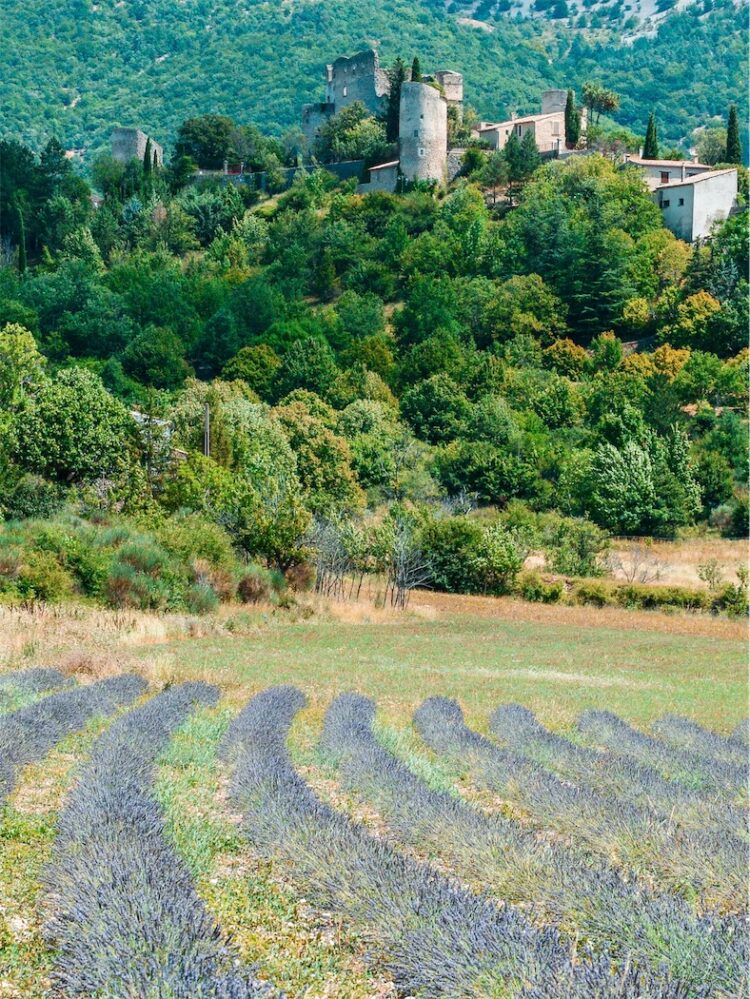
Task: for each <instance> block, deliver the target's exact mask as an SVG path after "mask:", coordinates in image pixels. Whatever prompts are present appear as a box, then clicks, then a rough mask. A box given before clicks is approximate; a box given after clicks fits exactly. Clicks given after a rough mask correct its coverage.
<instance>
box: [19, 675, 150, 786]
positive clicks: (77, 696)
mask: <svg viewBox="0 0 750 999" xmlns="http://www.w3.org/2000/svg"><path fill="white" fill-rule="evenodd" d="M145 690H146V683H145V681H144V680H143V679H142V678H141V677H139V676H135V675H134V674H126V675H122V676H115V677H110V678H109V679H107V680H100V681H99V682H98V683H93V684H91V685H90V686H86V687H76V688H75V689H73V690H65V691H62V692H61V693H59V694H50V696H49V697H45V698H42V700H40V701H37V702H36V703H34V704H30V705H29V706H28V707H25V708H20V709H19V710H18V711H14V712H12V713H11V714H8V715H4V716H2V717H0V804H2V802H3V801H4V800H5V798H6V797H7V796H8V795H9V794H10V792H11V791H12V790H13V787H14V785H15V781H16V777H17V775H18V771H19V770H20V768H21V767H24V766H26V765H28V764H29V763H34V762H36V761H37V760H41V759H42V757H43V756H45V755H46V754H47V753H48V752H49V751H50V749H52V747H53V746H54V745H55V744H56V743H57V742H59V741H60V740H61V739H63V738H65V736H67V735H71V734H72V733H73V732H77V731H78V730H79V729H80V728H83V726H84V725H85V724H86V722H87V721H88V720H89V719H90V718H93V717H94V716H95V715H109V714H112V712H114V711H115V710H116V709H117V708H118V707H121V706H122V705H124V704H129V703H130V702H131V701H133V700H135V698H136V697H138V695H139V694H142V693H143V692H144V691H145Z"/></svg>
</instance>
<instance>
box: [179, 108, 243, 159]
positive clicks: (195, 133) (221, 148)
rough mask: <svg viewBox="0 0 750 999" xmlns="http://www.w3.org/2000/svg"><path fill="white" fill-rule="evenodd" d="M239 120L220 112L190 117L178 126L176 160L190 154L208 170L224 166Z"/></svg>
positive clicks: (191, 157)
mask: <svg viewBox="0 0 750 999" xmlns="http://www.w3.org/2000/svg"><path fill="white" fill-rule="evenodd" d="M234 129H235V124H234V122H233V121H232V119H231V118H227V117H226V115H220V114H204V115H200V116H199V117H196V118H188V120H187V121H184V122H183V123H182V124H181V125H180V127H179V129H178V130H177V141H176V142H175V146H174V156H173V161H179V160H180V159H181V158H182V157H189V158H190V159H191V160H194V161H195V162H196V163H197V164H198V166H199V167H202V168H203V169H204V170H220V169H221V168H222V166H223V165H224V160H226V159H227V158H228V157H229V152H230V148H231V143H232V135H233V133H234Z"/></svg>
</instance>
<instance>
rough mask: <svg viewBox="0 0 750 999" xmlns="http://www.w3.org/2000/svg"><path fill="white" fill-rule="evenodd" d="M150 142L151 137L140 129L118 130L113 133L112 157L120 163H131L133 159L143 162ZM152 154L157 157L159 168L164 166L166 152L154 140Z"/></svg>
mask: <svg viewBox="0 0 750 999" xmlns="http://www.w3.org/2000/svg"><path fill="white" fill-rule="evenodd" d="M148 140H149V136H147V135H146V133H145V132H142V131H141V130H140V128H116V129H114V131H113V132H112V156H113V158H114V159H116V160H118V162H120V163H129V162H130V160H132V159H137V160H140V161H141V162H143V157H144V155H145V153H146V143H147V142H148ZM151 153H152V155H155V156H156V164H157V166H163V165H164V150H163V149H162V147H161V146H160V145H159V143H158V142H155V141H154V140H153V139H151Z"/></svg>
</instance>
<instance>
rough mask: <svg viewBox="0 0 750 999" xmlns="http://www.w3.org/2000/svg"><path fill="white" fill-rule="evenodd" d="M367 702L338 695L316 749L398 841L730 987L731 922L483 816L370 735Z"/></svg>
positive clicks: (619, 943) (736, 935) (566, 919)
mask: <svg viewBox="0 0 750 999" xmlns="http://www.w3.org/2000/svg"><path fill="white" fill-rule="evenodd" d="M374 715H375V705H374V703H373V702H372V701H371V700H369V699H368V698H366V697H363V696H361V695H359V694H344V695H341V696H340V697H338V698H337V699H336V700H335V701H334V702H333V704H332V705H331V707H330V708H329V710H328V712H327V714H326V718H325V725H324V730H323V737H322V740H321V748H322V749H323V751H324V752H325V753H326V754H327V755H329V756H330V757H331V758H332V759H333V760H334V761H335V762H336V763H337V765H338V766H339V768H340V771H341V775H342V777H343V781H344V784H345V786H347V787H349V788H351V789H354V790H355V791H356V792H358V793H359V794H362V795H364V796H365V797H366V798H367V799H368V800H369V801H372V802H373V804H374V805H375V807H376V808H377V809H378V810H379V811H380V812H381V814H382V815H383V816H384V817H385V819H386V821H387V822H388V825H389V828H390V830H391V832H392V833H393V834H394V835H395V836H396V837H397V838H398V840H399V841H402V842H406V843H408V844H409V845H412V846H417V847H421V848H422V849H427V850H429V851H436V852H437V854H438V855H439V856H441V857H443V859H445V860H446V861H447V862H449V863H450V864H451V866H452V868H453V869H455V870H456V873H458V874H460V875H462V876H464V877H469V878H472V879H474V880H476V881H477V882H478V883H481V884H482V885H485V886H486V888H487V890H488V891H490V892H492V893H493V894H495V895H498V896H499V897H501V898H502V899H503V900H504V901H506V902H516V903H517V902H519V901H524V902H526V903H527V905H528V907H529V910H530V916H531V917H532V918H533V919H534V920H535V921H536V922H537V923H539V924H544V923H547V922H549V921H550V920H552V921H553V922H555V923H556V924H557V925H558V926H560V927H562V928H563V929H564V930H565V931H566V932H567V933H568V934H569V935H570V936H574V937H575V938H576V939H577V940H579V941H581V942H583V943H585V944H592V945H593V946H594V947H595V948H596V949H597V950H598V951H599V952H602V951H605V952H606V951H607V950H608V951H609V953H610V956H611V957H613V958H615V959H616V960H617V963H618V965H619V966H620V967H624V966H625V967H626V966H628V965H630V964H631V963H632V962H636V963H641V964H642V963H644V962H647V963H650V964H651V966H652V967H653V968H654V969H667V970H668V971H669V973H671V974H672V975H673V977H674V981H673V982H672V984H673V985H674V986H675V987H680V986H683V987H685V988H688V989H690V990H691V992H690V994H700V993H701V991H702V990H704V989H706V988H708V987H712V988H714V987H718V988H723V989H725V990H727V991H730V992H731V991H732V990H738V989H739V988H741V986H742V979H743V975H744V969H745V965H746V959H747V955H746V953H745V950H746V948H745V934H744V933H743V931H742V926H741V924H739V923H738V921H737V920H735V919H718V918H711V917H696V916H695V915H694V914H693V913H692V911H691V909H690V908H689V906H688V905H687V904H686V903H684V902H683V901H682V900H681V899H676V898H674V897H671V896H667V895H662V896H659V895H655V894H653V893H651V892H649V891H647V890H645V889H644V888H643V887H642V886H640V885H638V884H637V883H635V884H634V883H627V882H626V881H624V880H623V878H622V877H621V876H620V875H618V874H617V873H616V872H615V871H613V870H612V869H611V868H609V867H607V866H605V865H603V864H600V865H592V864H591V862H590V859H589V858H585V857H584V856H583V855H582V854H580V853H577V852H576V851H574V850H571V849H568V848H565V847H562V846H559V845H557V844H554V843H550V842H549V841H547V840H543V839H540V838H539V837H538V836H537V835H536V834H535V833H534V832H533V831H526V830H524V829H522V828H521V827H520V826H519V825H518V823H515V822H513V821H510V820H508V819H505V818H503V817H501V816H494V815H493V816H487V815H484V814H482V813H480V812H478V811H477V810H475V809H474V808H472V807H470V806H469V805H467V804H466V803H465V802H464V801H462V800H461V799H460V798H457V797H456V796H454V795H452V794H450V793H448V792H446V791H438V790H433V789H432V788H430V787H428V786H427V785H426V784H425V783H424V782H423V781H422V780H420V779H419V778H418V777H417V776H416V775H415V774H414V773H413V772H412V771H411V770H410V769H409V768H408V767H407V766H406V765H405V764H404V763H403V762H401V761H400V760H399V759H397V758H396V757H395V756H394V755H393V754H392V753H390V752H388V751H387V750H386V749H385V748H384V747H383V746H382V745H381V744H380V743H379V742H378V740H377V739H376V737H375V735H374V733H373V730H372V722H373V718H374Z"/></svg>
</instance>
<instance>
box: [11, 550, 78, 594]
mask: <svg viewBox="0 0 750 999" xmlns="http://www.w3.org/2000/svg"><path fill="white" fill-rule="evenodd" d="M15 585H16V588H17V590H18V593H19V594H20V596H22V597H24V598H26V599H32V600H46V601H56V600H64V599H65V598H66V597H70V596H72V594H73V593H74V591H75V580H74V579H73V577H72V575H71V574H70V573H69V572H67V571H66V570H65V569H64V568H63V567H62V566H61V565H60V563H59V562H58V561H57V559H56V558H55V556H54V555H53V554H52V553H51V552H45V551H29V552H26V553H25V554H24V557H23V563H22V564H21V567H20V569H19V570H18V577H17V579H16V584H15Z"/></svg>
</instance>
